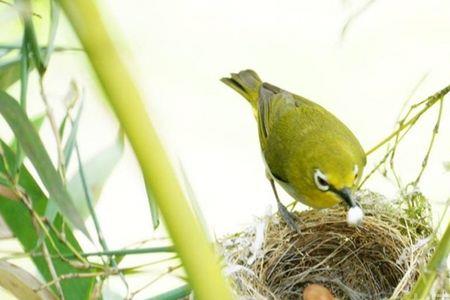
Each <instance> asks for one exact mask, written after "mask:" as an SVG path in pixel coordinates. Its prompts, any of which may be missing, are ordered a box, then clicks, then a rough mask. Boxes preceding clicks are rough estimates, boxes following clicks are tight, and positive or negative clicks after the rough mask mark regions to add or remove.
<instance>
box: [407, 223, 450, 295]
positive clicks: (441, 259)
mask: <svg viewBox="0 0 450 300" xmlns="http://www.w3.org/2000/svg"><path fill="white" fill-rule="evenodd" d="M449 252H450V223H448V224H447V228H446V229H445V233H444V235H443V236H442V238H441V240H440V242H439V244H438V246H437V247H436V250H435V252H434V253H433V256H432V257H431V259H430V262H429V263H428V265H427V266H426V267H425V270H423V272H422V274H421V275H420V277H419V279H418V280H417V282H416V284H415V285H414V287H413V289H412V291H411V293H409V294H408V295H406V297H405V298H404V300H424V299H427V297H428V294H429V292H430V290H431V288H432V287H433V283H434V281H435V280H436V277H437V276H438V274H439V273H440V272H442V271H443V270H445V268H446V264H447V258H448V254H449Z"/></svg>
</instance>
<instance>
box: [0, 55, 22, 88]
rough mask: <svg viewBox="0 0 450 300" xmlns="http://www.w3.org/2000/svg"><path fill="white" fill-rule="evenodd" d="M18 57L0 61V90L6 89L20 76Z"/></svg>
mask: <svg viewBox="0 0 450 300" xmlns="http://www.w3.org/2000/svg"><path fill="white" fill-rule="evenodd" d="M20 63H21V60H20V57H18V58H15V59H12V60H9V61H7V62H2V63H0V90H2V91H3V90H6V89H7V88H9V87H10V86H11V85H12V84H13V83H15V82H16V81H17V80H19V78H20Z"/></svg>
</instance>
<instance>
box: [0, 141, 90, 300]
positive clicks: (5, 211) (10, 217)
mask: <svg viewBox="0 0 450 300" xmlns="http://www.w3.org/2000/svg"><path fill="white" fill-rule="evenodd" d="M3 152H4V155H5V156H11V157H14V153H13V152H12V150H11V149H9V147H8V146H7V145H4V146H3ZM5 171H6V169H5V165H4V164H3V161H2V160H0V173H4V172H5ZM18 184H19V186H21V187H22V188H23V189H24V190H25V191H26V193H27V194H28V195H29V197H30V198H31V199H32V202H33V209H34V210H35V211H36V213H38V214H39V215H42V214H43V213H44V210H45V207H46V206H47V203H48V199H47V197H46V196H45V194H44V193H43V192H42V190H41V189H40V187H39V185H38V184H37V183H36V181H35V180H34V178H33V176H31V174H30V173H29V172H28V170H27V169H26V167H25V165H22V167H21V168H20V173H19V182H18ZM0 214H1V215H2V217H3V219H4V220H5V223H6V224H7V225H8V227H9V229H10V230H11V231H12V233H13V234H14V236H15V237H16V238H17V239H18V241H19V242H20V244H21V245H22V247H23V249H24V251H25V252H26V253H32V252H33V253H34V252H35V251H36V250H37V249H36V245H37V242H38V238H39V235H38V233H37V232H36V230H35V228H34V225H33V220H32V219H31V216H30V213H29V211H28V209H27V208H26V207H25V205H23V203H22V202H20V201H11V200H10V199H7V198H5V197H4V196H3V195H1V194H0ZM62 223H63V222H62V218H61V217H57V218H56V220H55V222H54V226H55V227H56V228H57V229H58V230H60V231H62V232H63V234H64V235H65V236H66V240H67V243H70V244H71V245H72V246H73V247H74V248H75V249H76V250H77V251H78V252H81V248H80V246H79V244H78V242H77V241H76V239H75V237H74V235H73V232H72V231H71V230H70V228H69V227H68V226H64V231H63V226H62ZM51 236H52V238H53V239H54V240H55V242H56V246H57V248H58V250H59V252H60V253H71V251H70V249H69V248H68V247H67V245H66V244H63V243H60V242H59V241H58V240H57V238H56V236H55V235H54V234H53V233H52V234H51ZM46 243H47V245H48V249H49V252H50V255H52V256H54V257H55V258H54V259H53V264H54V266H55V269H56V272H57V274H58V275H62V274H69V273H78V272H80V269H75V268H74V267H72V266H71V265H69V264H68V263H67V262H65V261H62V260H61V259H59V258H58V257H57V255H56V250H55V249H54V248H53V247H52V246H51V245H50V243H49V242H48V239H47V240H46ZM31 259H32V261H33V263H34V264H35V266H36V268H37V269H38V270H39V272H40V273H41V275H42V276H43V278H45V280H46V281H49V280H51V279H52V276H51V274H50V272H49V269H48V266H47V263H46V262H45V259H44V257H42V255H33V256H31ZM81 272H86V270H81ZM94 284H95V279H93V278H83V279H77V280H70V281H63V282H62V283H61V285H62V289H63V292H64V295H65V298H66V300H80V299H84V300H87V299H89V295H90V292H91V290H92V288H93V286H94ZM25 299H26V298H25Z"/></svg>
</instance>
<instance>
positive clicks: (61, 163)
mask: <svg viewBox="0 0 450 300" xmlns="http://www.w3.org/2000/svg"><path fill="white" fill-rule="evenodd" d="M43 81H44V78H43V77H42V76H41V77H40V79H39V86H40V92H41V98H42V100H43V101H44V105H45V111H46V114H47V118H48V120H49V122H50V127H51V128H52V132H53V135H54V138H55V141H56V148H57V151H58V171H59V173H60V175H61V178H62V180H63V182H65V181H66V179H65V177H66V176H65V174H66V168H65V161H64V152H63V148H62V143H61V139H60V137H59V131H58V125H57V124H56V119H55V116H54V115H53V111H52V108H51V106H50V103H49V101H48V99H47V95H46V94H45V91H44V82H43Z"/></svg>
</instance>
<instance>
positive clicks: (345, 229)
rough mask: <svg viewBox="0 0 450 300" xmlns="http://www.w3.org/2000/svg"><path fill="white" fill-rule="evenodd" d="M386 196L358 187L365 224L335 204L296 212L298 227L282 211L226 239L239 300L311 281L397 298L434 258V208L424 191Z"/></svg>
mask: <svg viewBox="0 0 450 300" xmlns="http://www.w3.org/2000/svg"><path fill="white" fill-rule="evenodd" d="M406 197H407V198H408V199H403V198H402V199H399V200H396V201H387V200H386V199H385V198H383V197H382V196H380V195H378V194H374V193H371V192H368V191H362V192H360V193H359V195H358V198H359V202H360V204H361V205H362V207H363V210H364V212H365V218H364V221H363V224H362V225H361V226H359V227H350V226H349V225H348V224H347V223H346V210H345V209H344V208H343V207H335V208H330V209H323V210H307V211H302V212H299V213H297V216H298V224H299V227H300V233H298V232H294V231H293V230H292V229H290V227H289V226H287V225H286V223H285V222H284V221H283V220H281V219H280V217H279V216H278V214H275V215H272V216H267V217H265V218H263V219H260V220H258V221H257V222H256V224H255V225H254V226H252V227H251V228H248V229H247V230H245V231H243V232H240V233H237V234H234V235H232V236H228V237H226V238H224V239H223V240H222V241H221V248H222V250H223V255H224V257H225V261H226V263H227V268H226V272H227V274H228V276H229V278H230V279H231V281H232V283H233V286H234V290H235V292H236V294H237V295H238V297H240V298H241V299H301V295H302V294H303V290H304V289H305V288H306V287H307V286H308V285H309V284H314V283H315V284H320V285H322V286H325V287H327V288H328V289H329V290H330V291H331V292H332V294H333V295H334V297H336V298H337V299H352V300H353V299H385V298H391V299H398V298H400V297H401V296H402V295H404V293H405V292H407V291H408V290H409V289H410V288H411V286H412V284H414V282H415V280H416V279H417V277H418V270H419V268H420V267H421V266H423V263H425V262H426V260H427V258H428V257H429V254H430V250H431V249H432V248H433V243H434V241H433V240H432V239H430V238H429V237H430V236H431V233H432V228H431V226H430V222H429V220H430V210H429V206H428V203H427V201H426V199H425V198H424V197H423V196H422V194H420V193H418V192H414V193H412V194H409V195H407V196H406Z"/></svg>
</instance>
